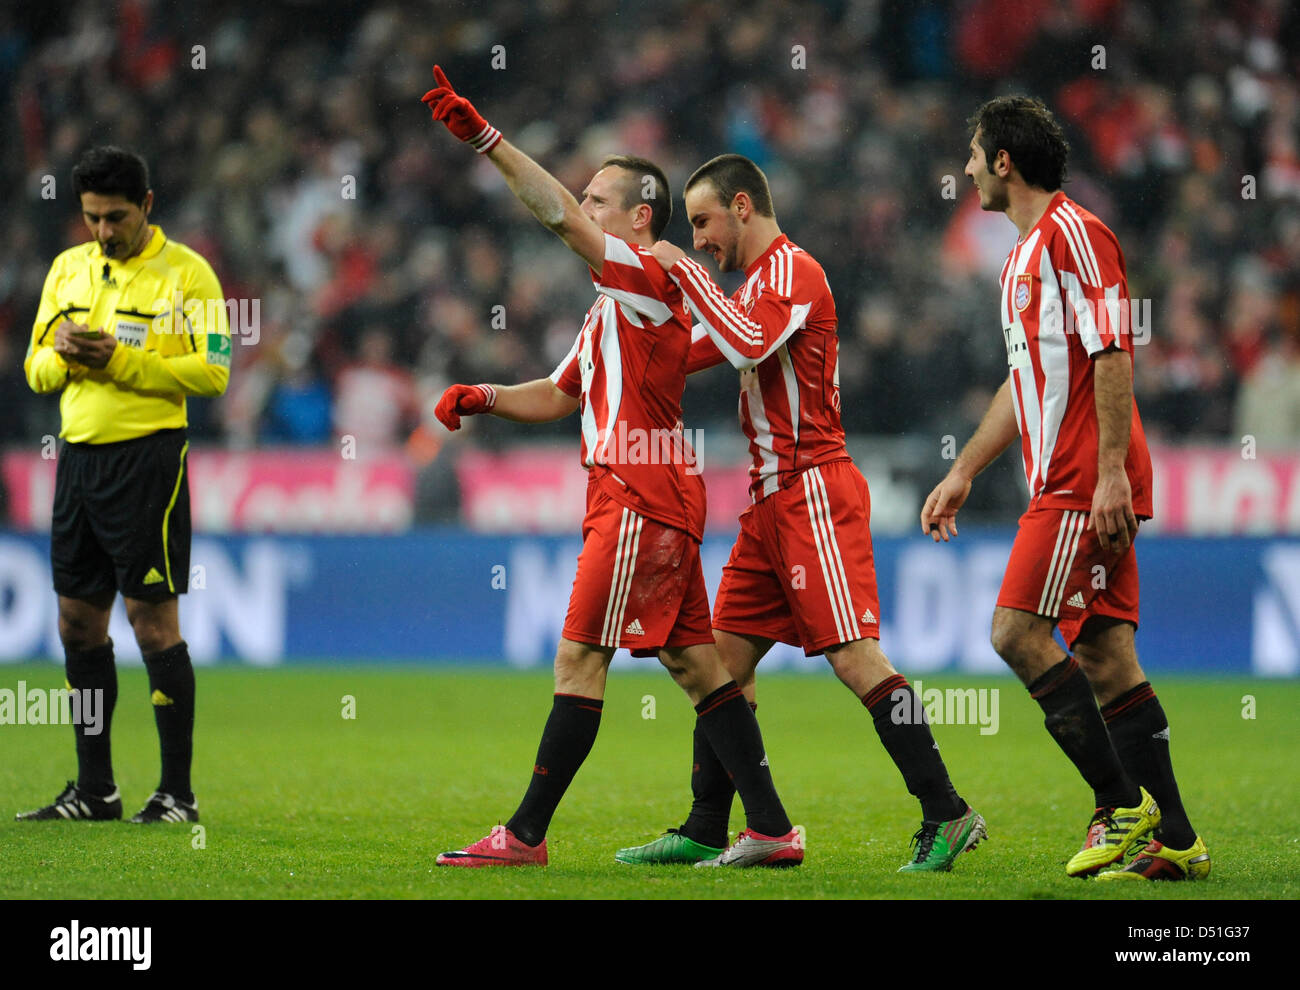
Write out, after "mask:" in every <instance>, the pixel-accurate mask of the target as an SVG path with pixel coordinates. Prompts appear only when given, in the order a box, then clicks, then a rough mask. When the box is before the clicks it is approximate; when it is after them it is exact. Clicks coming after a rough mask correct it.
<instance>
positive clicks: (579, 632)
mask: <svg viewBox="0 0 1300 990" xmlns="http://www.w3.org/2000/svg"><path fill="white" fill-rule="evenodd" d="M563 636H564V638H565V639H569V640H573V641H574V642H575V643H589V644H592V645H596V646H607V647H623V648H625V649H628V650H631V651H632V655H633V656H634V657H653V656H656V655H657V654H658V652H659V650H660V649H661V648H663V647H670V648H678V647H684V646H697V645H700V644H702V643H708V644H710V645H712V643H713V629H712V627H711V626H710V624H709V596H708V592H707V591H706V590H705V587H704V570H703V568H701V567H700V545H699V544H698V543H696V542H695V540H694V538H693V537H692V536H691V535H690V534H689V533H686V532H684V531H683V530H680V529H674V528H673V527H671V526H665V525H664V524H663V523H659V522H655V521H654V520H653V519H648V518H646V517H645V516H643V515H640V514H639V513H637V512H634V511H633V510H631V509H629V508H627V507H626V506H623V505H620V504H619V503H618V502H615V501H614V500H613V499H612V498H610V497H609V495H607V494H606V493H605V492H603V491H601V490H600V488H599V487H598V486H596V485H591V486H590V487H589V488H588V489H587V516H586V518H585V519H583V521H582V552H581V553H580V554H578V572H577V574H576V575H575V576H574V579H573V592H572V594H570V595H569V613H568V615H566V616H565V617H564V632H563Z"/></svg>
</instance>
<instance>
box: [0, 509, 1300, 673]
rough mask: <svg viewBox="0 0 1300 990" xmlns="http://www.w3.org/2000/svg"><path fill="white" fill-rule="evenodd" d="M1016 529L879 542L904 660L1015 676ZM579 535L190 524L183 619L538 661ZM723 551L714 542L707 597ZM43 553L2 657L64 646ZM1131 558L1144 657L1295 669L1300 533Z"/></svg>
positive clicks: (231, 647) (313, 650)
mask: <svg viewBox="0 0 1300 990" xmlns="http://www.w3.org/2000/svg"><path fill="white" fill-rule="evenodd" d="M1013 535H1014V534H1013V531H1011V530H1001V529H999V530H984V531H978V530H975V529H973V528H965V527H963V529H962V535H961V538H960V539H959V540H957V541H955V542H953V543H951V544H946V545H937V544H934V543H932V542H931V541H929V540H927V539H925V538H923V537H920V536H919V535H918V537H917V538H906V539H903V538H882V539H878V540H876V541H875V557H876V566H877V575H878V579H879V585H880V605H881V611H882V612H883V615H882V617H881V618H882V626H881V643H882V645H883V647H884V649H885V652H886V653H887V654H888V655H889V656H890V658H891V659H892V660H893V661H894V662H895V663H896V664H897V666H898V667H899V668H900V669H901V670H903V671H904V672H906V673H910V674H919V673H926V672H930V671H952V672H965V673H983V672H990V673H1002V672H1004V670H1005V668H1004V667H1003V665H1002V662H1001V661H1000V660H999V659H998V657H997V656H996V655H995V654H994V653H993V650H992V648H991V647H990V645H989V620H990V617H991V615H992V612H993V605H994V601H995V599H996V597H997V591H998V586H999V584H1000V582H1001V578H1002V570H1003V568H1004V567H1005V565H1006V560H1007V555H1008V553H1009V551H1010V547H1011V540H1012V537H1013ZM578 549H579V543H578V541H577V540H576V539H572V538H559V537H544V536H513V537H504V536H481V535H476V534H472V533H468V532H465V531H463V530H460V529H456V528H448V529H430V530H422V531H414V532H411V533H408V534H404V535H401V536H383V537H379V536H376V537H325V536H321V537H315V536H310V537H283V536H241V537H201V538H196V539H195V540H194V545H193V554H192V567H191V573H190V593H189V594H187V595H185V596H184V597H183V598H182V600H181V626H182V631H183V633H184V635H185V637H186V640H187V641H188V642H189V644H190V649H191V653H192V655H193V656H194V658H195V660H196V662H199V663H214V662H226V661H229V662H242V663H248V664H257V665H276V664H282V663H293V662H299V661H311V662H347V663H355V662H362V661H404V662H410V661H418V662H428V663H484V664H496V665H511V666H517V667H533V666H545V665H548V664H549V663H550V660H551V658H552V656H553V654H554V649H555V643H556V641H557V639H558V638H559V635H560V627H561V624H562V622H563V618H564V614H565V606H566V603H567V601H568V595H569V588H570V584H571V582H572V580H573V572H574V567H575V561H576V557H577V553H578ZM729 550H730V542H729V541H728V540H726V539H709V540H706V541H705V544H704V547H703V559H704V570H705V575H706V580H707V581H708V584H709V593H710V596H712V595H713V593H714V591H715V590H716V586H717V581H718V577H719V575H720V572H721V568H722V565H723V563H724V562H725V561H726V559H727V554H728V551H729ZM48 554H49V549H48V537H44V536H40V535H33V534H20V533H0V661H6V660H7V661H16V660H22V659H27V658H35V657H60V656H61V655H62V653H61V650H60V649H59V645H58V632H57V621H56V609H55V597H54V593H53V591H52V590H51V586H50V576H49V561H48ZM1138 559H1139V564H1140V568H1141V582H1142V625H1141V628H1140V630H1139V633H1138V650H1139V654H1140V657H1141V660H1142V663H1143V666H1144V667H1145V668H1146V669H1148V670H1149V671H1153V672H1159V671H1182V672H1188V673H1199V674H1214V673H1232V674H1259V675H1266V676H1296V675H1297V674H1300V540H1295V539H1263V538H1258V539H1257V538H1247V537H1241V538H1222V539H1191V538H1172V537H1156V536H1153V537H1149V538H1145V539H1141V540H1139V543H1138ZM110 634H111V635H112V636H113V639H114V641H115V642H116V643H117V644H118V654H119V656H120V657H122V658H123V659H124V660H127V661H128V662H130V660H131V659H132V657H134V656H137V655H138V654H137V653H136V651H135V648H134V645H133V638H132V635H131V631H130V627H129V625H128V624H127V622H126V617H125V613H124V611H123V609H122V606H121V602H120V599H119V602H118V604H117V606H116V609H115V613H114V617H113V622H112V625H111V627H110ZM631 662H632V661H630V659H627V658H626V654H623V658H622V659H621V660H616V663H618V664H620V665H621V664H622V663H631ZM650 662H651V663H653V661H650ZM774 668H795V669H800V670H810V671H813V670H816V671H822V670H826V669H827V665H826V664H825V663H824V662H823V661H822V660H820V659H811V660H810V659H806V658H804V657H803V655H802V652H801V651H799V650H797V649H794V648H786V647H782V646H778V647H777V648H776V649H774V650H773V652H772V653H771V654H770V655H769V657H768V658H767V660H765V661H764V669H769V670H770V669H774Z"/></svg>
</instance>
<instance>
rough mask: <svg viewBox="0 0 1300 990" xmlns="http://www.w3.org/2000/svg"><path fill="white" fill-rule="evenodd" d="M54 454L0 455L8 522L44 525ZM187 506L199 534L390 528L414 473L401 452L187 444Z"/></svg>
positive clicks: (399, 516) (399, 523)
mask: <svg viewBox="0 0 1300 990" xmlns="http://www.w3.org/2000/svg"><path fill="white" fill-rule="evenodd" d="M54 466H55V461H54V459H53V458H48V459H47V458H44V457H42V456H41V455H40V454H39V453H29V452H27V451H8V452H6V453H5V454H4V455H3V458H2V459H0V470H2V471H3V474H4V482H5V487H6V488H7V490H8V493H9V515H10V520H11V525H13V526H15V527H17V528H19V529H35V530H47V529H49V527H50V511H51V506H52V504H53V500H54ZM189 468H190V505H191V511H192V514H193V519H194V529H195V531H197V532H203V533H231V532H251V533H391V532H400V531H401V530H404V529H407V528H408V527H409V526H410V525H411V521H412V518H413V516H414V511H413V509H414V491H415V479H414V474H413V472H412V470H411V467H410V465H409V464H408V463H407V461H406V459H405V458H403V457H400V456H393V455H385V456H381V457H372V458H356V459H349V458H345V457H343V456H341V455H340V453H339V452H338V451H336V450H257V451H224V450H193V449H192V450H191V451H190V455H189Z"/></svg>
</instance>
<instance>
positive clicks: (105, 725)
mask: <svg viewBox="0 0 1300 990" xmlns="http://www.w3.org/2000/svg"><path fill="white" fill-rule="evenodd" d="M63 656H64V663H63V669H64V676H65V677H66V678H67V679H68V686H69V687H71V688H72V690H74V691H78V692H86V691H99V692H101V693H100V695H99V696H98V698H95V696H94V695H91V696H89V697H88V696H87V695H86V694H84V693H83V694H82V695H81V698H82V700H81V701H80V702H78V704H79V706H80V709H81V721H82V724H81V725H76V724H74V725H73V726H72V731H73V732H74V733H76V737H77V787H78V788H79V789H81V790H83V791H85V792H86V793H87V794H90V795H92V796H94V797H104V796H105V795H108V794H112V793H113V788H114V787H115V786H116V785H115V784H114V783H113V750H112V746H111V745H110V744H109V730H110V729H111V727H112V724H113V709H114V708H116V707H117V665H116V664H115V663H114V662H113V641H112V640H111V639H110V640H109V641H108V642H107V643H104V644H103V645H102V646H96V647H93V648H92V649H89V650H68V649H65V650H64V651H63ZM87 701H89V703H90V705H91V706H93V707H91V708H90V709H89V711H93V712H96V713H98V714H99V721H98V723H97V724H94V725H91V724H88V723H87V721H86V715H87V713H88V709H87V707H86V702H87ZM86 729H91V730H92V731H93V730H96V729H98V730H99V731H98V732H96V733H95V734H94V735H88V734H87V733H86V731H85V730H86Z"/></svg>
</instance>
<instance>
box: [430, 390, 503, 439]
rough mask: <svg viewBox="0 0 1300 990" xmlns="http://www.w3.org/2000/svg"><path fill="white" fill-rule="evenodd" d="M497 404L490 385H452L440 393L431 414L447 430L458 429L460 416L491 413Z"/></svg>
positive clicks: (495, 391)
mask: <svg viewBox="0 0 1300 990" xmlns="http://www.w3.org/2000/svg"><path fill="white" fill-rule="evenodd" d="M496 404H497V390H496V389H494V388H493V387H492V386H491V385H453V386H452V387H451V388H449V389H447V391H445V392H443V393H442V398H441V399H439V400H438V405H437V407H435V408H434V410H433V414H434V415H435V416H437V417H438V420H439V422H441V423H442V425H443V426H445V427H447V429H449V430H459V429H460V418H461V416H473V415H474V414H475V413H485V412H491V411H492V407H493V406H495V405H496Z"/></svg>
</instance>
